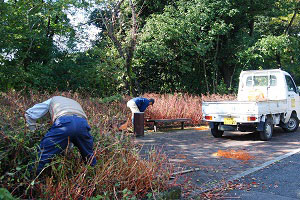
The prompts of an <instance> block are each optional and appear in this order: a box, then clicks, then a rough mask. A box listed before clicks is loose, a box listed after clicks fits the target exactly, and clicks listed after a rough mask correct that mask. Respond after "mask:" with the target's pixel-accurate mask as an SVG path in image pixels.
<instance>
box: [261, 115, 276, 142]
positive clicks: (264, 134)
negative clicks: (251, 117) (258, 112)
mask: <svg viewBox="0 0 300 200" xmlns="http://www.w3.org/2000/svg"><path fill="white" fill-rule="evenodd" d="M273 128H274V125H273V120H272V118H271V117H268V118H267V119H266V121H265V124H264V130H263V131H260V132H259V136H260V139H261V140H264V141H267V140H270V139H271V138H272V135H273Z"/></svg>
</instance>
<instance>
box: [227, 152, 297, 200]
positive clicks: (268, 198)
mask: <svg viewBox="0 0 300 200" xmlns="http://www.w3.org/2000/svg"><path fill="white" fill-rule="evenodd" d="M299 172H300V153H298V154H295V155H292V156H290V157H288V158H285V159H283V160H281V161H279V162H275V163H274V164H272V165H270V166H268V167H266V168H263V169H261V170H259V171H256V172H255V173H252V174H249V175H247V176H245V177H243V178H240V179H239V180H238V181H234V182H233V185H234V186H235V188H236V189H234V190H232V191H230V192H229V193H227V194H226V195H224V198H226V199H236V198H240V199H243V200H252V199H256V200H275V199H281V200H289V199H300V173H299Z"/></svg>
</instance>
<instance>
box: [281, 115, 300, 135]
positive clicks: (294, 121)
mask: <svg viewBox="0 0 300 200" xmlns="http://www.w3.org/2000/svg"><path fill="white" fill-rule="evenodd" d="M298 127H299V119H298V117H297V115H296V114H294V113H293V114H292V115H291V118H290V119H289V121H288V122H287V123H286V124H285V125H284V127H282V129H283V130H284V131H286V132H295V131H296V130H297V129H298Z"/></svg>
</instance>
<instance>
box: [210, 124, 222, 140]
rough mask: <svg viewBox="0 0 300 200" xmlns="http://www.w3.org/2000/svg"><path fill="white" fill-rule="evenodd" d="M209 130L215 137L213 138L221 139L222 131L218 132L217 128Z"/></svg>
mask: <svg viewBox="0 0 300 200" xmlns="http://www.w3.org/2000/svg"><path fill="white" fill-rule="evenodd" d="M210 130H211V134H212V135H213V136H214V137H215V138H219V137H222V135H223V133H224V131H220V130H218V126H214V127H213V128H212V129H210Z"/></svg>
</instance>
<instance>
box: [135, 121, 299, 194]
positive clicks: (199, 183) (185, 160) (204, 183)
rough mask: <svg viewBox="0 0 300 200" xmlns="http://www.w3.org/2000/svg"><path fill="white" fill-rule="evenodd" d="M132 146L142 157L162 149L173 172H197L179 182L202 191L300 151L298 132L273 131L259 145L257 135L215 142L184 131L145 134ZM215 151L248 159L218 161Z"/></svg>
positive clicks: (234, 135)
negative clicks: (242, 154) (237, 153)
mask: <svg viewBox="0 0 300 200" xmlns="http://www.w3.org/2000/svg"><path fill="white" fill-rule="evenodd" d="M160 131H163V130H162V129H160ZM135 142H136V143H138V144H141V145H142V151H141V154H146V153H147V151H149V150H150V149H153V148H155V149H158V150H161V149H162V151H163V152H164V153H165V154H166V155H167V156H168V158H169V160H170V162H172V163H173V164H174V166H175V171H176V172H180V171H183V170H190V169H197V171H194V172H190V173H186V174H184V175H182V176H181V178H180V179H179V180H178V181H181V182H182V181H187V182H189V185H192V187H193V189H192V190H194V191H195V190H197V191H203V190H206V189H209V188H212V187H214V186H215V185H216V184H217V183H220V182H222V181H223V180H228V179H229V178H231V177H233V176H234V175H237V174H240V173H242V172H244V171H246V170H247V169H250V168H253V167H257V166H259V165H261V164H263V163H265V162H267V161H269V160H272V159H274V158H276V157H278V156H281V155H283V154H286V153H288V152H291V151H292V150H294V149H298V148H300V129H298V131H297V132H295V133H285V132H284V131H283V130H282V129H281V128H277V127H276V128H274V133H273V137H272V139H271V140H270V141H261V140H260V139H259V136H258V135H257V134H256V133H249V132H247V133H241V132H225V133H224V135H223V137H222V138H214V137H213V136H212V135H211V134H210V131H209V130H196V129H195V128H187V129H186V130H174V131H168V132H156V133H154V132H151V133H146V134H145V136H144V137H138V138H136V139H135ZM218 150H222V151H230V150H235V151H242V152H245V153H247V154H248V155H250V156H251V157H250V158H251V159H250V160H248V161H245V160H238V159H234V158H224V157H219V156H217V155H216V153H217V152H218Z"/></svg>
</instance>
